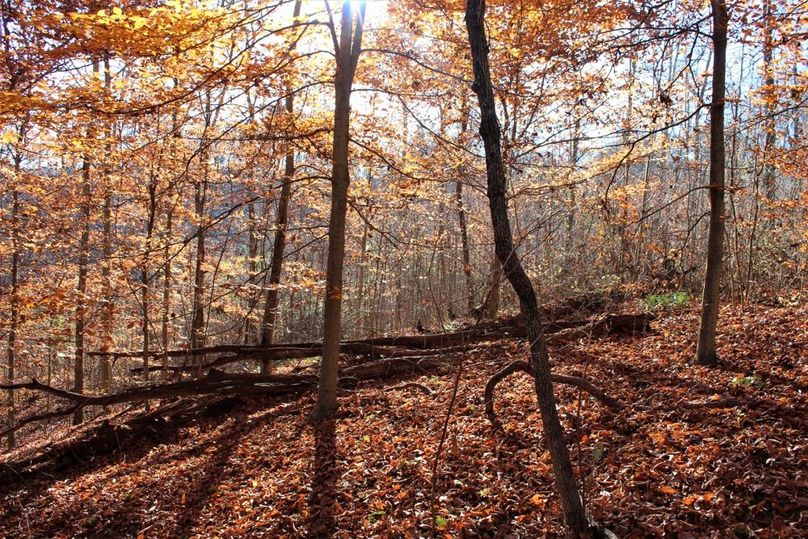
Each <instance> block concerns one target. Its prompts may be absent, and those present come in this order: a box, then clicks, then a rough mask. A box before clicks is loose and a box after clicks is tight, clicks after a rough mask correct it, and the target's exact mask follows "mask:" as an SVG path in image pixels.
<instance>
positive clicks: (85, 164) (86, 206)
mask: <svg viewBox="0 0 808 539" xmlns="http://www.w3.org/2000/svg"><path fill="white" fill-rule="evenodd" d="M98 69H99V65H98V60H95V61H93V75H96V76H97V74H98ZM92 135H93V129H92V128H91V127H88V128H87V137H88V138H91V137H92ZM91 167H92V164H91V157H90V155H89V154H86V153H85V154H84V157H83V158H82V165H81V203H80V211H81V218H80V222H81V236H80V238H79V245H78V266H79V268H78V269H79V274H78V282H77V283H76V310H75V313H76V327H75V347H76V351H75V359H74V363H73V390H74V391H75V392H76V393H81V392H83V391H84V337H85V335H84V333H85V324H86V315H87V312H86V309H87V298H86V295H87V265H88V262H89V256H90V198H91V196H92V193H91V187H90V174H91V171H90V169H91ZM83 421H84V411H83V409H81V408H78V409H76V411H75V412H74V414H73V424H74V425H79V424H81V423H82V422H83Z"/></svg>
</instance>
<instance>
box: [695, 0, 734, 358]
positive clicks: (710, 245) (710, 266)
mask: <svg viewBox="0 0 808 539" xmlns="http://www.w3.org/2000/svg"><path fill="white" fill-rule="evenodd" d="M712 10H713V48H714V51H715V52H714V59H713V97H712V103H711V104H710V228H709V232H708V237H707V270H706V272H705V275H704V293H703V295H702V303H701V327H700V328H699V341H698V345H697V346H696V363H699V364H702V365H714V364H715V363H716V362H717V360H718V358H717V355H716V344H715V332H716V325H717V324H718V295H719V292H720V287H721V264H722V260H723V254H724V253H723V249H724V159H725V155H724V91H725V78H726V62H727V26H728V25H729V13H728V12H727V5H726V3H724V1H723V0H713V1H712Z"/></svg>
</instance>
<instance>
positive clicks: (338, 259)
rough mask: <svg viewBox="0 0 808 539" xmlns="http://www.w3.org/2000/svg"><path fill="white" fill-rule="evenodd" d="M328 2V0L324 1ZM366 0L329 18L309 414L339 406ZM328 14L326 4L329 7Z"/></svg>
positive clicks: (328, 411) (347, 3)
mask: <svg viewBox="0 0 808 539" xmlns="http://www.w3.org/2000/svg"><path fill="white" fill-rule="evenodd" d="M326 6H328V3H327V2H326ZM366 7H367V5H366V3H365V2H362V3H361V4H360V6H359V10H358V11H356V12H355V11H354V8H353V5H352V3H351V2H350V1H347V0H346V1H345V2H343V4H342V17H341V22H340V29H339V32H340V33H339V39H338V38H337V29H336V26H335V25H334V22H333V19H332V21H331V24H330V25H329V29H330V31H331V37H332V39H333V44H334V54H335V56H336V71H335V74H334V134H333V139H332V145H333V147H332V169H331V212H330V216H329V220H328V260H327V262H326V284H325V306H324V308H323V358H322V361H321V363H320V382H319V385H318V388H317V405H316V407H315V409H314V412H313V415H314V417H315V418H318V419H322V418H325V417H328V416H330V415H332V414H333V413H334V411H335V410H336V409H337V375H338V373H339V342H340V339H341V337H342V296H343V280H342V271H343V264H344V258H345V215H346V213H347V211H348V185H349V183H350V170H349V163H348V145H349V140H350V120H351V89H352V87H353V81H354V75H355V74H356V65H357V63H358V62H359V54H360V53H361V52H362V29H363V24H364V18H365V10H366ZM329 14H330V8H329Z"/></svg>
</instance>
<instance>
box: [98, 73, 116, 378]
mask: <svg viewBox="0 0 808 539" xmlns="http://www.w3.org/2000/svg"><path fill="white" fill-rule="evenodd" d="M111 88H112V74H111V71H110V69H109V57H105V58H104V91H105V92H106V93H107V95H109V93H110V91H111ZM110 135H111V129H110V128H107V136H110ZM111 154H112V145H111V142H109V141H108V142H107V143H106V148H105V150H104V164H103V189H104V207H103V210H102V219H103V227H104V230H103V240H102V241H103V244H102V248H101V249H102V253H103V256H104V261H103V263H102V264H101V283H102V285H101V286H102V290H103V291H102V295H103V300H104V304H103V306H102V308H101V352H102V354H103V355H102V356H101V358H100V362H101V365H100V367H101V368H100V371H101V372H100V375H101V383H100V386H101V391H102V392H104V393H109V391H110V389H111V386H112V363H111V361H110V356H109V355H108V354H109V352H110V351H111V350H112V345H113V337H112V329H113V317H114V316H115V305H114V303H113V296H112V192H111V189H110V185H109V181H110V162H109V161H110V159H111Z"/></svg>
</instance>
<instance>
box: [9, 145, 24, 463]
mask: <svg viewBox="0 0 808 539" xmlns="http://www.w3.org/2000/svg"><path fill="white" fill-rule="evenodd" d="M21 161H22V156H21V155H20V153H19V150H18V151H17V152H16V153H15V155H14V189H13V190H12V191H11V295H10V298H9V303H10V305H9V318H10V320H9V328H8V371H7V373H6V381H7V383H9V384H13V383H14V375H15V372H14V371H15V369H16V366H17V365H16V363H17V325H18V323H19V315H20V292H19V263H20V226H19V214H20V193H19V191H17V180H18V178H19V173H20V162H21ZM14 404H15V403H14V391H13V390H10V389H9V390H8V401H7V404H6V405H7V407H8V411H7V415H6V418H7V420H8V424H9V425H13V424H14V421H15V417H14ZM7 441H8V448H9V449H12V448H14V447H15V446H16V445H17V441H16V439H15V437H14V433H13V432H10V433H9V434H8V438H7Z"/></svg>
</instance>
